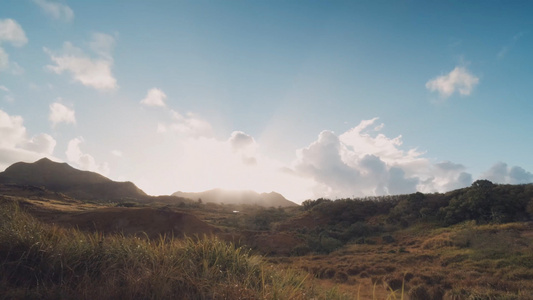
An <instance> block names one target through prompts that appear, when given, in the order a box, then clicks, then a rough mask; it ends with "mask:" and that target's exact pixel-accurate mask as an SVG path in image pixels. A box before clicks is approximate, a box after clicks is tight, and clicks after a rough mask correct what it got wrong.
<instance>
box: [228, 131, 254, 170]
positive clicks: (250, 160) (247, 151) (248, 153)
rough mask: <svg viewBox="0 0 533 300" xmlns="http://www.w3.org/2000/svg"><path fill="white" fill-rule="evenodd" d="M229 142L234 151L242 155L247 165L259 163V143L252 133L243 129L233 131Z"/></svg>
mask: <svg viewBox="0 0 533 300" xmlns="http://www.w3.org/2000/svg"><path fill="white" fill-rule="evenodd" d="M228 143H229V144H230V146H231V149H233V151H234V152H236V153H239V154H240V155H241V156H242V161H243V163H245V164H247V165H254V164H256V163H257V160H256V158H255V155H256V151H257V144H256V142H255V140H254V138H253V137H252V136H251V135H248V134H246V133H244V132H242V131H234V132H232V133H231V136H230V138H229V139H228Z"/></svg>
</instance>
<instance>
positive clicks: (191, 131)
mask: <svg viewBox="0 0 533 300" xmlns="http://www.w3.org/2000/svg"><path fill="white" fill-rule="evenodd" d="M170 114H171V116H172V122H171V123H168V124H164V123H159V124H158V125H157V132H159V133H165V132H174V133H177V134H179V135H181V136H187V137H202V136H203V137H211V136H212V135H213V128H212V126H211V124H210V123H209V122H207V121H205V120H203V119H201V118H200V117H199V116H197V115H196V114H194V113H191V112H188V113H187V114H186V115H185V116H183V115H182V114H180V113H178V112H177V111H174V110H170Z"/></svg>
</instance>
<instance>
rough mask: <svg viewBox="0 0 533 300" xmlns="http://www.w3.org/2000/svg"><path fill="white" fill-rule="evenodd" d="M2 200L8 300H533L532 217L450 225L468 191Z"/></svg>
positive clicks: (14, 194) (2, 268) (1, 268)
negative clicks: (284, 204)
mask: <svg viewBox="0 0 533 300" xmlns="http://www.w3.org/2000/svg"><path fill="white" fill-rule="evenodd" d="M10 188H11V187H10ZM505 188H508V187H505ZM520 188H522V187H520ZM528 188H529V187H528ZM2 192H3V193H2V194H1V195H0V203H1V204H0V260H1V261H2V264H1V265H0V291H1V292H0V299H96V298H100V299H176V297H178V298H179V299H376V300H377V299H379V300H381V299H406V300H407V299H412V300H417V299H424V300H441V299H454V300H455V299H457V300H459V299H504V300H505V299H517V300H518V299H526V300H527V299H533V223H532V222H530V221H529V220H524V221H512V222H497V221H490V222H487V221H484V220H483V219H482V218H485V216H486V214H480V215H479V218H480V219H479V220H465V221H461V222H455V223H454V224H449V225H446V224H444V223H443V222H441V221H439V220H438V219H437V217H438V216H439V214H438V212H444V213H445V214H442V216H444V217H443V219H442V220H444V221H446V220H451V219H449V218H448V217H449V216H452V217H454V218H455V219H454V220H456V219H457V216H458V215H460V214H463V215H464V212H465V208H464V207H461V206H457V207H458V208H457V207H452V206H450V205H455V204H454V202H453V199H457V198H458V197H461V194H459V196H457V195H458V194H457V192H454V193H452V194H450V195H449V198H450V199H451V201H449V200H447V199H444V200H446V201H444V200H442V199H439V198H437V197H444V196H446V195H444V196H443V195H427V196H425V197H427V199H422V200H423V201H422V200H420V199H421V196H420V195H419V194H414V195H406V196H404V197H403V198H402V197H396V198H394V197H393V198H390V199H389V198H387V199H385V200H386V201H384V200H382V199H372V201H367V200H365V201H359V200H340V201H323V200H320V201H316V202H314V203H308V206H307V207H306V206H303V207H296V208H290V209H282V208H261V207H256V206H246V205H241V206H234V205H217V204H199V203H194V202H191V203H188V204H184V203H178V204H176V205H172V204H171V203H170V204H169V203H168V202H165V203H157V202H156V203H151V204H146V203H127V205H124V203H107V204H102V203H87V202H81V201H78V200H75V199H71V198H69V197H66V196H65V195H63V194H60V193H53V192H50V191H47V190H43V189H38V188H37V189H30V190H28V189H27V188H24V189H22V190H16V191H7V190H3V191H2ZM466 192H468V190H466ZM9 193H11V194H9ZM504 195H507V194H504ZM517 195H518V196H520V198H517V199H523V198H526V197H529V196H528V195H529V194H523V195H521V194H517ZM472 199H474V198H472ZM521 201H522V200H521ZM450 203H451V204H450ZM465 203H467V202H465ZM309 204H311V205H309ZM474 204H475V203H474ZM496 204H498V203H496ZM498 205H500V204H498ZM125 206H126V207H125ZM439 207H441V208H440V209H439ZM442 207H444V209H442ZM450 207H451V208H450ZM472 207H475V206H472ZM523 207H524V206H523V205H522V206H520V207H518V208H517V209H514V210H510V209H508V210H507V211H505V210H501V211H503V212H504V213H505V214H504V213H500V215H499V217H498V218H500V219H502V218H504V217H506V216H513V218H517V219H518V218H523V214H521V213H515V212H514V211H518V212H520V211H523ZM452 208H453V211H452V210H451V209H452ZM428 209H429V210H431V211H433V212H435V213H434V214H433V215H434V216H435V217H434V218H433V219H432V218H428V217H427V216H428V215H429V213H428ZM476 209H477V208H476ZM528 210H529V206H528ZM450 211H451V212H452V213H450ZM492 211H493V212H497V211H496V210H494V209H493V210H492ZM532 211H533V210H532ZM422 212H423V213H422ZM467 212H468V211H467ZM445 218H448V219H445ZM511 219H512V218H510V220H511ZM195 232H197V233H198V234H194V233H195ZM205 232H209V233H210V235H204V234H203V233H205ZM183 236H188V237H185V238H183Z"/></svg>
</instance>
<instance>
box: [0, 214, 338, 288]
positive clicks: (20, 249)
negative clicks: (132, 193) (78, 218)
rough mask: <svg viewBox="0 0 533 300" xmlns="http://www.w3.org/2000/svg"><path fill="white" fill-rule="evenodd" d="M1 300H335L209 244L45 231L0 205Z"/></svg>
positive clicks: (300, 278)
mask: <svg viewBox="0 0 533 300" xmlns="http://www.w3.org/2000/svg"><path fill="white" fill-rule="evenodd" d="M0 258H1V259H2V264H1V267H0V291H3V294H2V295H1V297H2V298H4V299H176V297H177V298H179V299H312V298H314V299H343V298H344V297H343V296H342V295H341V294H339V293H337V292H336V291H335V290H319V289H317V288H315V285H313V284H312V283H311V282H312V280H310V279H309V276H306V275H305V274H303V272H296V271H291V270H289V269H281V268H279V267H275V266H273V265H272V264H268V263H267V262H265V261H264V260H263V258H262V257H260V256H256V255H251V254H250V251H249V250H248V249H245V248H242V247H235V246H234V245H233V244H231V243H226V242H223V241H221V240H219V239H217V238H216V237H202V238H185V239H180V240H178V239H174V238H172V237H165V236H161V237H160V238H159V239H156V240H151V239H147V238H139V237H126V236H122V235H103V234H101V233H98V232H93V233H87V232H82V231H79V230H75V229H65V228H61V227H58V226H55V225H47V224H43V223H42V222H40V221H38V220H36V219H35V218H34V217H32V216H30V215H29V214H27V213H25V212H24V211H22V210H21V209H20V207H19V206H18V204H16V203H3V204H2V205H1V206H0Z"/></svg>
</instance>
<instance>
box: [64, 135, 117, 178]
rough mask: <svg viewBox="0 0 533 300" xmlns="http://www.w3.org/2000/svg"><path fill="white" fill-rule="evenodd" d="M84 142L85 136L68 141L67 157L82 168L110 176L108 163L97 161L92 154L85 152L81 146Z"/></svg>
mask: <svg viewBox="0 0 533 300" xmlns="http://www.w3.org/2000/svg"><path fill="white" fill-rule="evenodd" d="M83 142H84V139H83V137H77V138H74V139H72V140H70V141H69V142H68V146H67V151H66V152H65V154H66V155H67V159H68V160H69V161H70V162H71V163H73V164H75V165H76V166H77V167H79V168H80V169H83V170H87V171H92V172H97V173H100V174H102V175H105V176H108V174H109V165H108V164H107V163H97V162H96V160H95V159H94V157H93V156H92V155H90V154H87V153H84V152H83V151H82V150H81V148H80V145H81V144H82V143H83Z"/></svg>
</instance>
